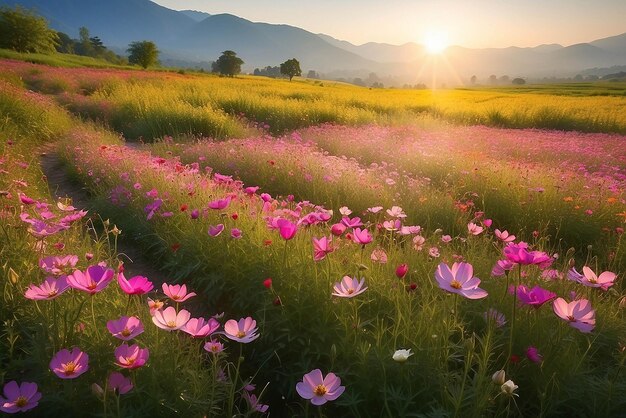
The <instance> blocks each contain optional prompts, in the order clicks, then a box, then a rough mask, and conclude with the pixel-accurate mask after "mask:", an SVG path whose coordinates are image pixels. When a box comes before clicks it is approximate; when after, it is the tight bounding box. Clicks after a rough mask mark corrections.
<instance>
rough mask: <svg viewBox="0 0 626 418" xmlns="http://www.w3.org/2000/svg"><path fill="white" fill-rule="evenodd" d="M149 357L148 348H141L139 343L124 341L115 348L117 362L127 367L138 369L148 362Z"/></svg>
mask: <svg viewBox="0 0 626 418" xmlns="http://www.w3.org/2000/svg"><path fill="white" fill-rule="evenodd" d="M149 357H150V352H149V351H148V349H147V348H139V346H138V345H137V344H133V345H131V346H129V345H128V344H126V343H124V344H122V345H120V346H119V347H117V348H116V349H115V364H117V365H118V366H120V367H123V368H125V369H137V368H139V367H141V366H143V365H144V364H146V362H147V361H148V358H149Z"/></svg>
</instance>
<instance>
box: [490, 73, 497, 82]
mask: <svg viewBox="0 0 626 418" xmlns="http://www.w3.org/2000/svg"><path fill="white" fill-rule="evenodd" d="M489 84H491V85H496V84H498V77H496V75H495V74H491V75H490V76H489Z"/></svg>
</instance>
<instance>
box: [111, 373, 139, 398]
mask: <svg viewBox="0 0 626 418" xmlns="http://www.w3.org/2000/svg"><path fill="white" fill-rule="evenodd" d="M107 388H108V389H109V390H110V391H113V392H115V393H118V394H120V395H124V394H126V393H128V392H130V391H131V390H132V389H133V382H131V380H130V378H128V377H126V376H124V375H123V374H122V373H120V372H113V373H111V374H110V375H109V380H108V381H107Z"/></svg>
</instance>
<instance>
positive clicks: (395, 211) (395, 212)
mask: <svg viewBox="0 0 626 418" xmlns="http://www.w3.org/2000/svg"><path fill="white" fill-rule="evenodd" d="M387 215H389V216H391V217H392V218H406V213H404V211H403V210H402V208H401V207H400V206H392V207H391V209H387Z"/></svg>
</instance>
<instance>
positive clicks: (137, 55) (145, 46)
mask: <svg viewBox="0 0 626 418" xmlns="http://www.w3.org/2000/svg"><path fill="white" fill-rule="evenodd" d="M126 52H128V54H129V55H128V62H129V63H131V64H139V65H141V66H142V67H143V68H144V69H146V68H148V67H150V66H151V65H155V64H156V63H157V62H158V58H159V50H158V49H157V46H156V44H155V43H154V42H152V41H135V42H133V43H131V44H130V45H128V49H127V50H126Z"/></svg>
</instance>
